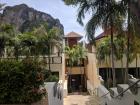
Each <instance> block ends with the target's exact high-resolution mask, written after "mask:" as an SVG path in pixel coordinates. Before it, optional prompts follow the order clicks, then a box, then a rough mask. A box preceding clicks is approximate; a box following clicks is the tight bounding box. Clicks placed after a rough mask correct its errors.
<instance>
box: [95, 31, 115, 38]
mask: <svg viewBox="0 0 140 105" xmlns="http://www.w3.org/2000/svg"><path fill="white" fill-rule="evenodd" d="M113 31H114V32H115V29H114V28H113ZM110 33H111V29H107V30H105V31H104V32H102V33H101V34H99V35H98V36H97V37H96V38H95V40H98V39H101V38H103V37H106V36H108V35H110Z"/></svg>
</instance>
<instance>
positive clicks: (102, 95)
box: [100, 79, 140, 98]
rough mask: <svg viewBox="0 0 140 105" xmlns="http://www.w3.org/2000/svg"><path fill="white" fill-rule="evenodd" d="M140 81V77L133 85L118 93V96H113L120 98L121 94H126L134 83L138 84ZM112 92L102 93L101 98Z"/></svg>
mask: <svg viewBox="0 0 140 105" xmlns="http://www.w3.org/2000/svg"><path fill="white" fill-rule="evenodd" d="M139 82H140V79H139V80H138V81H137V82H135V83H134V84H133V85H131V86H129V87H128V88H127V89H125V90H124V91H123V92H121V93H120V94H119V95H117V96H116V97H113V96H112V97H113V98H118V97H119V96H121V95H122V94H124V93H125V92H126V91H127V90H129V89H130V88H132V87H133V86H134V85H136V84H137V83H139ZM109 93H110V92H108V93H106V94H104V95H102V96H101V97H100V98H102V97H105V96H106V95H108V94H109Z"/></svg>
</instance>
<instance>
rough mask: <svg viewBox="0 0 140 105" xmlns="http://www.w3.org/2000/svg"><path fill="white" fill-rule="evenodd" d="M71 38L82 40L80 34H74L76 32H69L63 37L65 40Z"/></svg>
mask: <svg viewBox="0 0 140 105" xmlns="http://www.w3.org/2000/svg"><path fill="white" fill-rule="evenodd" d="M72 37H76V38H82V37H83V36H82V35H80V34H78V33H76V32H70V33H68V34H67V35H66V36H65V38H72Z"/></svg>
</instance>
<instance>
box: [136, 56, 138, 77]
mask: <svg viewBox="0 0 140 105" xmlns="http://www.w3.org/2000/svg"><path fill="white" fill-rule="evenodd" d="M136 77H138V55H137V54H136Z"/></svg>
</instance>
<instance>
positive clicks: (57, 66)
mask: <svg viewBox="0 0 140 105" xmlns="http://www.w3.org/2000/svg"><path fill="white" fill-rule="evenodd" d="M50 67H51V71H52V72H60V71H61V70H62V64H50ZM46 68H47V69H49V67H48V65H47V67H46Z"/></svg>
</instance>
